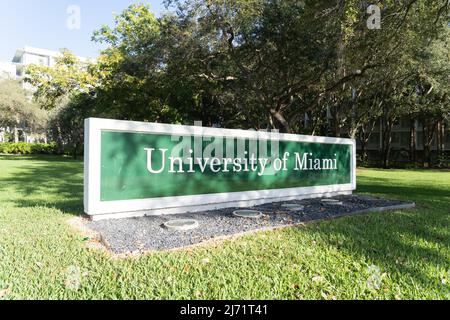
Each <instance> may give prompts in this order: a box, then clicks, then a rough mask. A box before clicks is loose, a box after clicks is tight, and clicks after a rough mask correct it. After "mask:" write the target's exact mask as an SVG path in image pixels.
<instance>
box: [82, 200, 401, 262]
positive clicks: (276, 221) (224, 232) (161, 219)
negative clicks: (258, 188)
mask: <svg viewBox="0 0 450 320" xmlns="http://www.w3.org/2000/svg"><path fill="white" fill-rule="evenodd" d="M333 199H338V200H340V201H342V202H343V204H342V205H334V204H327V203H323V202H321V199H305V200H292V201H285V202H276V203H269V204H264V205H260V206H255V207H252V208H246V209H251V210H258V211H261V212H262V213H263V217H262V218H259V219H246V218H238V217H235V216H233V211H235V210H239V209H241V210H242V209H243V208H228V209H221V210H214V211H206V212H198V213H186V214H178V215H166V216H150V217H141V218H129V219H121V220H103V221H95V222H93V221H91V222H88V227H89V228H91V229H93V230H95V231H97V232H98V233H100V235H101V237H102V241H103V242H104V243H105V245H107V246H108V247H109V249H110V250H111V251H113V252H114V253H116V254H124V253H133V252H140V251H141V252H142V251H151V250H168V249H176V248H182V247H186V246H191V245H195V244H198V243H201V242H205V241H208V240H211V239H214V238H217V237H223V236H232V235H235V234H240V233H245V232H249V231H254V230H261V229H266V228H274V227H282V226H288V225H296V224H300V223H305V222H309V221H315V220H323V219H330V218H336V217H340V216H347V215H356V214H361V211H364V210H369V209H373V208H381V207H390V206H397V205H404V204H408V202H404V201H398V200H386V199H380V198H374V197H368V196H357V195H352V196H339V197H334V198H333ZM283 204H297V205H299V206H304V209H303V210H302V211H292V210H290V209H288V208H284V207H283V206H282V205H283ZM174 219H195V220H197V221H198V223H199V224H200V227H199V228H197V229H194V230H188V231H174V230H169V229H167V228H164V226H163V225H164V223H166V222H168V221H169V220H174Z"/></svg>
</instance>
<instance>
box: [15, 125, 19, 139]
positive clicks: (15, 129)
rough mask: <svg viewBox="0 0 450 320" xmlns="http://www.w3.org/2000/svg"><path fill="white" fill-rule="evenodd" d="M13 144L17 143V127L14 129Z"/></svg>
mask: <svg viewBox="0 0 450 320" xmlns="http://www.w3.org/2000/svg"><path fill="white" fill-rule="evenodd" d="M14 142H15V143H18V142H19V129H17V127H14Z"/></svg>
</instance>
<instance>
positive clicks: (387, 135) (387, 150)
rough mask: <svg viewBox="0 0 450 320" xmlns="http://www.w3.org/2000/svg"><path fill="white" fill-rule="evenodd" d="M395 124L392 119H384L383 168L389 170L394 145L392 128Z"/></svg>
mask: <svg viewBox="0 0 450 320" xmlns="http://www.w3.org/2000/svg"><path fill="white" fill-rule="evenodd" d="M393 124H394V119H391V118H390V117H385V118H384V119H383V139H382V142H383V144H382V149H381V152H382V155H381V159H382V166H383V168H385V169H387V168H389V166H390V162H389V160H390V155H391V143H392V127H393Z"/></svg>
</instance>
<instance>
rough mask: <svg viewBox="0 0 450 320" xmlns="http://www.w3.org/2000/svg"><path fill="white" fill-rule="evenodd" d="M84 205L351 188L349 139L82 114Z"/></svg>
mask: <svg viewBox="0 0 450 320" xmlns="http://www.w3.org/2000/svg"><path fill="white" fill-rule="evenodd" d="M85 139H86V141H85V211H86V213H87V214H89V215H91V216H92V217H93V218H94V219H102V218H111V217H127V216H142V215H148V214H170V213H181V212H187V211H202V210H211V209H216V208H224V207H240V206H252V205H256V204H261V203H266V202H275V201H280V200H287V199H294V198H296V199H298V198H307V197H309V198H310V197H320V196H324V195H327V196H330V195H336V194H349V193H351V192H352V190H354V189H355V186H356V181H355V167H356V166H355V162H356V161H355V142H354V140H349V139H337V138H325V137H312V136H300V135H290V134H279V133H272V132H256V131H243V130H226V129H213V128H203V127H189V126H175V125H165V124H153V123H140V122H128V121H116V120H104V119H87V120H86V135H85Z"/></svg>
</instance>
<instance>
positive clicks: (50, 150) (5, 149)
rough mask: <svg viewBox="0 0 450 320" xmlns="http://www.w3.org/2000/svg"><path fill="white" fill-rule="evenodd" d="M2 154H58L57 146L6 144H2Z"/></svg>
mask: <svg viewBox="0 0 450 320" xmlns="http://www.w3.org/2000/svg"><path fill="white" fill-rule="evenodd" d="M0 153H3V154H56V144H55V143H50V144H45V143H27V142H17V143H14V142H4V143H0Z"/></svg>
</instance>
